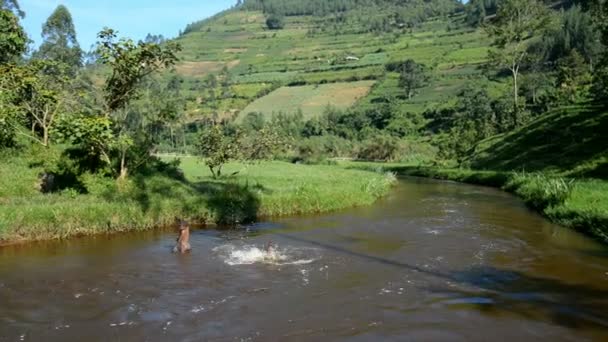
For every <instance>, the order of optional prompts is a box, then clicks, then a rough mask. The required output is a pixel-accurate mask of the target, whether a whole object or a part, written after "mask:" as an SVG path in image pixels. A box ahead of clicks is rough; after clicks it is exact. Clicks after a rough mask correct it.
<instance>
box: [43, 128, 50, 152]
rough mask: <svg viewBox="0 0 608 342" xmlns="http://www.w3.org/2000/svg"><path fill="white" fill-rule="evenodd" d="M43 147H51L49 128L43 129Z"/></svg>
mask: <svg viewBox="0 0 608 342" xmlns="http://www.w3.org/2000/svg"><path fill="white" fill-rule="evenodd" d="M42 145H43V146H44V147H49V128H48V127H44V126H43V127H42Z"/></svg>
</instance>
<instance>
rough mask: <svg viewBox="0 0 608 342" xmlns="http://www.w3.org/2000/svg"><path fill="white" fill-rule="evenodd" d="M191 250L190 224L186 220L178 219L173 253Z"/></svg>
mask: <svg viewBox="0 0 608 342" xmlns="http://www.w3.org/2000/svg"><path fill="white" fill-rule="evenodd" d="M190 250H192V246H190V225H189V224H188V222H186V221H183V220H182V221H180V223H179V237H178V238H177V245H176V246H175V247H174V248H173V253H181V254H184V253H187V252H190Z"/></svg>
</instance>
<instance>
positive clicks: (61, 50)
mask: <svg viewBox="0 0 608 342" xmlns="http://www.w3.org/2000/svg"><path fill="white" fill-rule="evenodd" d="M42 39H43V42H42V44H41V45H40V49H39V50H38V51H37V52H36V53H35V55H34V57H36V58H39V59H46V60H52V61H56V62H61V63H64V64H66V65H68V66H70V68H71V70H72V73H74V71H75V70H76V69H78V68H80V67H81V66H82V55H83V53H82V50H81V49H80V45H79V44H78V40H77V39H76V29H75V28H74V22H73V21H72V15H71V14H70V11H69V10H68V9H67V7H65V6H64V5H59V6H57V8H56V9H55V11H54V12H53V13H52V14H51V16H50V17H49V18H48V19H47V21H46V22H45V23H44V25H43V26H42Z"/></svg>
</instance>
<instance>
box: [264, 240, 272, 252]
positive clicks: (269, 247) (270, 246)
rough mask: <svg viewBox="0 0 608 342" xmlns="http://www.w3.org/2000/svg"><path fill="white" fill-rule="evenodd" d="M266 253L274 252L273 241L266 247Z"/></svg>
mask: <svg viewBox="0 0 608 342" xmlns="http://www.w3.org/2000/svg"><path fill="white" fill-rule="evenodd" d="M264 251H265V252H266V253H271V252H274V243H273V242H272V241H268V242H267V243H266V246H265V247H264Z"/></svg>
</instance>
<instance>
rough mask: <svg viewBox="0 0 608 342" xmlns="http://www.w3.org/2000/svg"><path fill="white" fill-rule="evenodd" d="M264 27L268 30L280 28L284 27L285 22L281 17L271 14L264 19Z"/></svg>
mask: <svg viewBox="0 0 608 342" xmlns="http://www.w3.org/2000/svg"><path fill="white" fill-rule="evenodd" d="M266 27H268V29H269V30H281V29H282V28H283V27H285V23H284V21H283V18H282V17H280V16H278V15H275V14H273V15H271V16H269V17H268V18H267V19H266Z"/></svg>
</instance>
